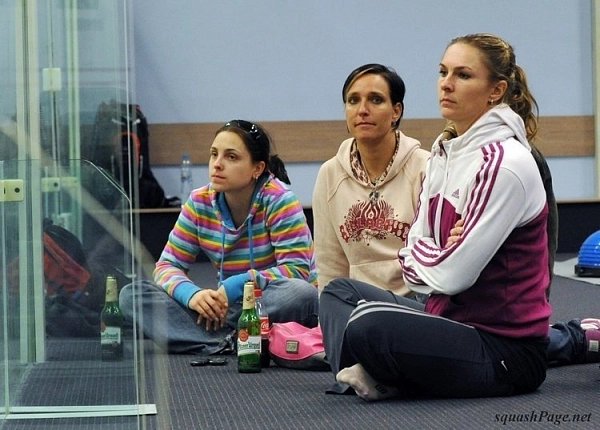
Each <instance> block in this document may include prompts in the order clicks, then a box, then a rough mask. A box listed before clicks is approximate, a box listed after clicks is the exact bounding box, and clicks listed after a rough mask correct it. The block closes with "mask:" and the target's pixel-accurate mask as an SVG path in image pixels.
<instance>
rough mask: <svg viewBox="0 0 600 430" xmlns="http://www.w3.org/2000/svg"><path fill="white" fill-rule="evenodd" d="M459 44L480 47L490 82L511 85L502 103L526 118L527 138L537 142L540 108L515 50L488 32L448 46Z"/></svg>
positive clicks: (473, 35) (456, 40)
mask: <svg viewBox="0 0 600 430" xmlns="http://www.w3.org/2000/svg"><path fill="white" fill-rule="evenodd" d="M455 43H464V44H466V45H469V46H472V47H474V48H477V49H478V50H479V51H480V52H481V54H482V56H483V60H484V62H485V64H486V66H487V68H488V69H489V71H490V75H491V76H490V79H491V80H492V81H496V82H497V81H506V82H507V83H508V88H507V89H506V92H505V93H504V96H503V97H502V100H500V101H501V102H503V103H506V104H507V105H509V106H510V107H511V109H512V110H514V111H515V112H516V113H517V114H518V115H519V116H520V117H521V118H522V119H523V122H524V123H525V131H526V132H527V139H528V140H530V141H531V140H533V139H534V138H535V135H536V134H537V117H538V105H537V102H536V101H535V98H534V97H533V94H531V91H530V90H529V87H528V86H527V77H526V75H525V71H524V70H523V69H522V68H521V67H520V66H518V65H517V63H516V59H515V51H514V49H513V47H512V46H510V44H509V43H507V42H506V41H505V40H503V39H502V38H500V37H498V36H495V35H493V34H488V33H475V34H468V35H466V36H460V37H456V38H454V39H452V40H451V41H450V43H449V44H448V47H449V46H451V45H454V44H455Z"/></svg>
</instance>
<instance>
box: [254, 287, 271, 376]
mask: <svg viewBox="0 0 600 430" xmlns="http://www.w3.org/2000/svg"><path fill="white" fill-rule="evenodd" d="M254 299H255V300H256V312H257V313H258V318H259V319H260V365H261V367H269V365H270V364H271V356H270V355H269V330H270V326H269V314H267V309H266V308H265V304H264V303H263V301H262V290H261V289H260V288H258V287H256V288H254Z"/></svg>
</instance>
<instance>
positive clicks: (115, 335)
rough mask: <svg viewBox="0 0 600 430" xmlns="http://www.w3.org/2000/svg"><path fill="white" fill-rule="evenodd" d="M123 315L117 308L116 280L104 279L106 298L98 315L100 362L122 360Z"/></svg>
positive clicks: (108, 277) (111, 278) (112, 277)
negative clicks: (100, 348)
mask: <svg viewBox="0 0 600 430" xmlns="http://www.w3.org/2000/svg"><path fill="white" fill-rule="evenodd" d="M122 330H123V313H122V312H121V308H120V307H119V293H118V289H117V279H116V278H115V277H114V276H107V277H106V296H105V300H104V307H103V308H102V313H101V314H100V345H101V347H102V361H116V360H122V359H123V336H122Z"/></svg>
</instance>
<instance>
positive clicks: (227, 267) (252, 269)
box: [154, 175, 317, 307]
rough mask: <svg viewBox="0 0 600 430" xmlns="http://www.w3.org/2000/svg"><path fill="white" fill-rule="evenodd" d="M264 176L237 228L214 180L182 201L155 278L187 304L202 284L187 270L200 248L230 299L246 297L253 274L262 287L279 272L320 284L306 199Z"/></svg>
mask: <svg viewBox="0 0 600 430" xmlns="http://www.w3.org/2000/svg"><path fill="white" fill-rule="evenodd" d="M261 179H262V180H259V182H258V183H257V186H256V189H255V192H254V196H253V200H252V204H251V208H250V211H249V213H248V216H247V218H246V220H245V221H244V223H243V224H242V225H241V226H239V227H237V228H236V227H235V226H234V223H233V220H232V218H231V214H230V212H229V209H228V207H227V204H226V202H225V198H224V196H223V195H222V194H221V193H217V192H216V191H214V190H213V189H212V188H211V186H210V184H208V185H206V186H204V187H202V188H198V189H196V190H194V191H192V193H191V195H190V198H189V199H188V201H187V202H186V203H185V205H184V206H183V207H182V209H181V213H180V214H179V217H178V219H177V222H176V223H175V226H174V227H173V230H171V233H170V234H169V240H168V242H167V244H166V245H165V248H164V250H163V252H162V254H161V256H160V258H159V260H158V262H157V263H156V267H155V269H154V281H155V282H156V283H157V284H158V285H160V286H162V287H163V288H164V289H165V291H166V292H167V293H168V294H169V295H170V296H171V297H173V298H174V299H175V300H177V301H178V302H179V303H180V304H182V305H183V306H186V307H187V304H188V302H189V300H190V299H191V297H192V296H193V295H194V294H195V293H196V292H198V291H200V290H201V289H202V288H203V287H202V286H198V285H196V284H194V283H193V282H192V281H191V280H190V278H189V277H188V275H187V272H188V269H189V267H190V265H191V264H193V263H194V262H195V261H196V256H197V255H198V254H199V253H200V252H201V251H203V252H204V253H205V254H206V256H207V257H208V259H209V260H210V261H211V263H212V265H213V266H214V267H215V268H216V269H217V270H218V271H219V275H218V278H219V279H218V280H217V281H216V282H219V283H222V285H223V286H224V287H225V291H226V293H227V298H228V300H229V301H230V302H235V301H238V300H240V299H241V296H242V291H243V284H244V282H246V281H247V280H250V279H252V280H256V282H257V284H258V285H259V286H260V287H261V288H265V286H266V285H267V284H268V283H269V281H271V280H273V279H279V278H300V279H304V280H306V281H308V282H310V283H312V284H314V285H316V279H317V277H316V269H315V261H314V254H313V241H312V236H311V233H310V230H309V227H308V224H307V222H306V217H305V216H304V211H303V210H302V205H301V204H300V202H299V200H298V198H297V197H296V196H295V194H294V193H293V192H292V191H291V190H290V189H289V188H288V187H287V186H286V185H285V184H284V183H283V182H281V181H280V180H278V179H277V178H275V177H274V176H272V175H270V176H265V177H263V178H261ZM204 287H212V286H209V285H205V286H204Z"/></svg>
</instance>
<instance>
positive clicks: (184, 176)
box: [179, 154, 193, 205]
mask: <svg viewBox="0 0 600 430" xmlns="http://www.w3.org/2000/svg"><path fill="white" fill-rule="evenodd" d="M192 188H193V182H192V163H191V162H190V157H189V156H188V155H187V154H183V156H182V157H181V190H180V196H179V199H180V200H181V204H182V205H183V204H184V203H185V202H186V200H187V199H188V197H189V196H190V193H191V192H192Z"/></svg>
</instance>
